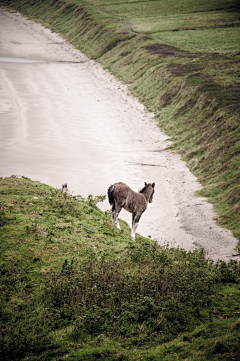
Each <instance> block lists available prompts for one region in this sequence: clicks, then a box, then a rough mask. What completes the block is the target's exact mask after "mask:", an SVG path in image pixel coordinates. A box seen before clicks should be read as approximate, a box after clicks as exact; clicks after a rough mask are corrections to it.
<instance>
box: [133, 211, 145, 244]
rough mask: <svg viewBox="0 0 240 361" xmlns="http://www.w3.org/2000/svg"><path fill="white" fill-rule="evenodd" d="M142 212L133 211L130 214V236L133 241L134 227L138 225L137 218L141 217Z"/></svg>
mask: <svg viewBox="0 0 240 361" xmlns="http://www.w3.org/2000/svg"><path fill="white" fill-rule="evenodd" d="M141 215H142V213H133V214H132V231H131V237H132V239H133V240H134V241H135V233H136V229H137V227H138V223H139V220H140V218H141Z"/></svg>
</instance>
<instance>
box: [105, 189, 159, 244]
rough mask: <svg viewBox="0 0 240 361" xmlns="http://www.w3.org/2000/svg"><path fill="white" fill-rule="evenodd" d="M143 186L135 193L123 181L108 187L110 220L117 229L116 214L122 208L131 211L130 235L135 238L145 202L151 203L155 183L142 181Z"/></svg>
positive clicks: (145, 206)
mask: <svg viewBox="0 0 240 361" xmlns="http://www.w3.org/2000/svg"><path fill="white" fill-rule="evenodd" d="M144 184H145V185H144V187H143V188H142V189H141V190H140V191H139V192H138V193H137V192H134V191H133V190H132V189H131V188H130V187H128V186H127V185H126V184H125V183H122V182H118V183H114V184H113V185H111V186H110V187H109V188H108V201H109V203H110V205H111V206H112V222H113V224H115V225H116V226H117V227H118V228H119V229H121V228H120V225H119V221H118V216H119V213H120V211H121V209H122V208H124V209H125V210H126V211H128V212H131V213H132V231H131V237H132V239H133V240H135V232H136V229H137V226H138V222H139V220H140V218H141V216H142V214H143V212H144V211H145V210H146V209H147V204H148V202H149V203H152V199H153V194H154V187H155V183H148V184H147V183H146V182H145V183H144Z"/></svg>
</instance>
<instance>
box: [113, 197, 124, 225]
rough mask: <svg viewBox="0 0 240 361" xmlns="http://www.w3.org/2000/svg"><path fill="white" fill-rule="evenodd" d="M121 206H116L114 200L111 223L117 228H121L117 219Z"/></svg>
mask: <svg viewBox="0 0 240 361" xmlns="http://www.w3.org/2000/svg"><path fill="white" fill-rule="evenodd" d="M121 209H122V207H118V206H117V205H116V203H115V202H114V204H113V206H112V214H111V216H112V222H113V224H114V225H115V226H116V227H117V228H118V229H121V227H120V224H119V219H118V216H119V213H120V211H121Z"/></svg>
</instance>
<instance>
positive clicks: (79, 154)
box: [0, 11, 237, 260]
mask: <svg viewBox="0 0 240 361" xmlns="http://www.w3.org/2000/svg"><path fill="white" fill-rule="evenodd" d="M0 77H1V83H0V94H1V96H0V127H1V129H0V151H1V158H0V176H10V175H12V174H17V175H25V176H28V177H30V178H32V179H34V180H39V181H42V182H44V183H47V184H49V185H51V186H54V187H59V188H60V187H61V184H62V183H63V182H67V183H68V187H69V189H70V190H71V191H74V194H81V195H83V196H84V197H86V196H87V195H88V194H93V195H99V194H105V193H106V189H107V187H108V186H109V185H110V184H111V183H113V182H116V181H123V182H125V183H127V184H128V185H129V186H131V187H132V188H133V189H134V190H138V189H139V188H140V187H142V186H143V182H144V181H147V182H153V181H154V182H156V193H155V195H154V199H153V203H152V204H150V205H149V207H148V210H147V211H146V213H145V214H144V215H143V217H142V219H141V221H140V225H139V228H138V232H139V233H141V234H143V235H146V236H148V235H151V236H152V238H156V239H157V240H158V242H159V243H162V244H163V243H167V242H168V243H169V244H170V245H172V246H180V247H184V248H186V249H188V250H190V249H193V248H195V247H204V248H205V250H206V251H207V253H208V255H209V257H211V258H212V259H215V260H216V259H218V258H221V259H225V260H229V259H230V258H231V257H232V255H234V254H236V253H237V252H236V251H235V250H234V247H236V245H237V240H236V239H235V238H234V237H233V236H232V234H231V232H230V231H228V230H225V229H222V228H220V227H218V226H217V225H216V224H215V221H214V220H213V216H214V214H213V212H212V206H211V205H210V204H208V203H207V202H206V200H205V199H203V198H199V197H195V196H194V192H195V191H196V190H197V189H200V185H199V184H198V182H197V180H196V178H195V177H194V176H193V175H192V174H191V173H190V172H189V170H188V169H187V167H186V165H185V163H184V162H182V161H181V159H180V156H179V155H178V154H176V153H173V152H169V151H166V150H165V148H166V146H167V144H168V142H167V137H166V135H164V134H163V133H161V132H160V130H159V128H158V127H157V125H156V123H155V121H154V119H153V117H152V114H150V113H148V112H147V111H146V110H145V109H144V107H143V105H141V104H140V103H139V102H138V101H137V100H136V99H135V98H133V97H132V96H129V95H127V94H128V89H127V86H126V85H123V84H121V83H120V82H118V81H117V80H116V79H115V78H114V77H113V76H111V75H110V74H109V73H108V72H106V71H104V70H103V69H102V66H101V65H99V64H97V63H95V62H94V61H91V60H89V59H88V58H86V57H85V56H84V55H83V54H81V53H80V52H79V51H77V50H76V49H74V48H73V47H71V46H70V45H69V44H68V43H67V42H65V41H64V40H63V39H62V38H60V37H59V36H58V35H56V34H52V33H51V32H50V31H49V30H47V29H45V28H43V27H41V26H40V25H39V24H35V23H34V22H32V21H29V20H26V19H25V18H23V17H22V16H20V15H19V14H9V13H6V12H3V11H1V12H0ZM101 208H102V209H104V210H106V209H109V205H108V204H107V202H105V203H104V204H102V205H101ZM121 217H122V218H124V219H125V220H127V221H129V222H130V219H131V215H130V214H129V213H127V212H125V211H122V213H121ZM234 258H235V259H237V257H234Z"/></svg>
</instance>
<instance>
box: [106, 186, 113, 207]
mask: <svg viewBox="0 0 240 361" xmlns="http://www.w3.org/2000/svg"><path fill="white" fill-rule="evenodd" d="M113 190H114V186H113V185H112V186H110V187H109V188H108V191H107V194H108V202H109V203H110V205H111V206H112V205H113V204H114V198H113V195H112V192H113Z"/></svg>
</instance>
